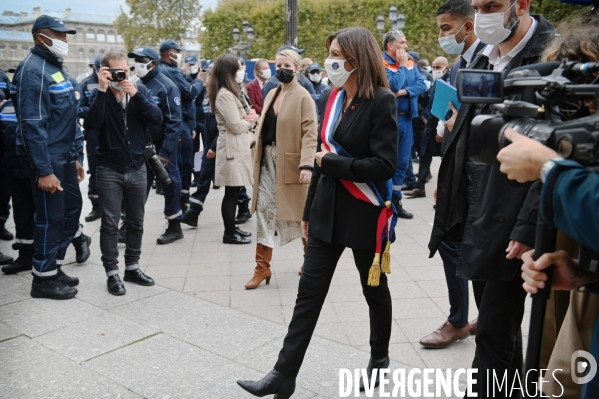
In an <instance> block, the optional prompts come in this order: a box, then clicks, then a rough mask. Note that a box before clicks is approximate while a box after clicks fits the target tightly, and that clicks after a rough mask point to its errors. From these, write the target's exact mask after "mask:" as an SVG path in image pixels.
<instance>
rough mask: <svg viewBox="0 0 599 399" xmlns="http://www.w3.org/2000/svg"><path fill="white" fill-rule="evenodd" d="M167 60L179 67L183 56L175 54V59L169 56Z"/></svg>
mask: <svg viewBox="0 0 599 399" xmlns="http://www.w3.org/2000/svg"><path fill="white" fill-rule="evenodd" d="M169 58H170V59H171V60H173V61H175V64H177V67H179V66H180V65H181V60H182V59H183V54H181V53H175V58H173V56H172V55H170V56H169Z"/></svg>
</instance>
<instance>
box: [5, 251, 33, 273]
mask: <svg viewBox="0 0 599 399" xmlns="http://www.w3.org/2000/svg"><path fill="white" fill-rule="evenodd" d="M0 256H6V255H2V254H0ZM11 259H12V258H11ZM0 264H2V263H0ZM32 267H33V260H32V259H31V257H27V256H19V257H18V258H17V260H15V261H14V262H12V263H11V264H10V265H6V266H4V267H3V268H2V272H3V273H4V274H15V273H20V272H26V271H31V268H32Z"/></svg>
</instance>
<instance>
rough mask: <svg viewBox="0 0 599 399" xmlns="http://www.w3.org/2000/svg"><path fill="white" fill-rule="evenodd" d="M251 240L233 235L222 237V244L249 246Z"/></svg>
mask: <svg viewBox="0 0 599 399" xmlns="http://www.w3.org/2000/svg"><path fill="white" fill-rule="evenodd" d="M251 242H252V240H250V239H249V238H245V237H242V236H240V235H239V234H237V233H235V234H233V235H232V236H228V235H226V234H225V235H223V244H249V243H251Z"/></svg>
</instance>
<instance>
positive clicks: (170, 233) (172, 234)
mask: <svg viewBox="0 0 599 399" xmlns="http://www.w3.org/2000/svg"><path fill="white" fill-rule="evenodd" d="M182 238H183V231H181V221H180V220H179V219H177V220H169V221H168V227H167V228H166V231H165V232H164V234H162V235H161V236H160V237H158V239H157V240H156V242H157V243H158V244H160V245H164V244H170V243H171V242H175V241H177V240H180V239H182Z"/></svg>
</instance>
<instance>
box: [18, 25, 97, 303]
mask: <svg viewBox="0 0 599 399" xmlns="http://www.w3.org/2000/svg"><path fill="white" fill-rule="evenodd" d="M31 31H32V33H33V39H34V42H35V46H34V47H33V48H32V49H31V53H30V54H29V55H27V56H26V57H25V59H24V60H23V61H21V63H20V64H19V66H18V67H17V70H16V72H15V76H14V81H13V84H14V86H15V87H16V94H15V96H14V98H13V101H14V104H15V110H16V114H17V119H18V121H19V122H18V124H17V148H16V150H17V156H18V157H19V162H20V164H21V167H22V168H23V170H24V171H26V172H27V173H28V175H29V176H30V179H31V183H32V191H33V198H34V203H35V210H36V212H35V228H34V256H33V281H32V286H31V296H32V297H34V298H51V299H68V298H72V297H74V296H75V295H76V294H77V289H76V288H74V286H76V285H77V284H79V279H77V278H71V277H68V276H67V275H66V274H65V273H64V272H63V271H62V270H61V269H60V267H57V265H56V257H57V255H58V251H59V249H60V248H61V246H64V244H65V243H66V244H67V245H68V244H70V242H71V240H72V239H73V237H74V236H75V233H76V232H77V230H78V228H79V216H80V214H81V205H82V199H81V192H80V191H79V182H78V180H79V181H81V180H83V177H84V173H85V172H84V171H83V167H82V166H81V164H80V163H79V161H78V160H77V159H76V156H77V154H78V153H79V152H80V150H78V149H75V148H73V145H74V143H75V137H76V133H77V128H76V126H77V125H76V119H77V100H76V97H75V90H74V89H73V85H72V84H71V82H69V81H68V80H67V79H66V78H65V76H64V74H63V69H62V60H63V57H66V56H67V54H68V43H67V33H68V34H75V33H76V32H75V31H74V30H72V29H69V28H67V27H65V25H64V23H63V22H62V20H61V19H59V18H55V17H51V16H48V15H42V16H40V17H38V18H37V19H36V20H35V22H34V24H33V28H32V29H31Z"/></svg>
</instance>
